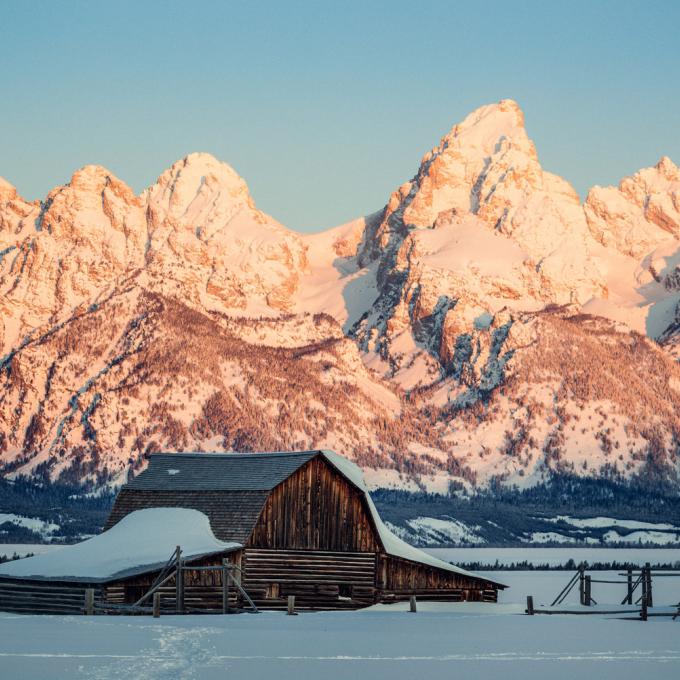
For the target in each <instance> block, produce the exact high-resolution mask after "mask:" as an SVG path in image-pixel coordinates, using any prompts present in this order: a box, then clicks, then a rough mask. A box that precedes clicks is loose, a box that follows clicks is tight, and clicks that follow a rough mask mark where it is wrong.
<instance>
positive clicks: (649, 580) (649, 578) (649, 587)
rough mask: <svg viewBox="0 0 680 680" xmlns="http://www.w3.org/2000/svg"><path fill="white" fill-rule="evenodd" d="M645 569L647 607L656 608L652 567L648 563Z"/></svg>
mask: <svg viewBox="0 0 680 680" xmlns="http://www.w3.org/2000/svg"><path fill="white" fill-rule="evenodd" d="M645 569H646V571H647V606H648V607H653V606H654V597H653V596H652V565H651V564H650V563H649V562H647V563H646V564H645Z"/></svg>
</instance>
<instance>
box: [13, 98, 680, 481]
mask: <svg viewBox="0 0 680 680" xmlns="http://www.w3.org/2000/svg"><path fill="white" fill-rule="evenodd" d="M679 239H680V171H679V170H678V168H677V166H675V165H674V164H673V162H672V161H671V160H670V159H668V158H667V157H663V158H662V159H661V160H660V161H659V162H658V163H657V165H656V166H653V167H651V168H646V169H643V170H641V171H639V172H638V173H636V174H635V175H634V176H632V177H630V178H624V179H623V180H622V181H621V183H620V184H619V186H618V187H608V188H600V187H593V189H591V191H590V192H589V193H588V196H587V197H586V199H585V200H584V201H583V202H581V201H580V199H579V197H578V195H577V194H576V192H575V191H574V190H573V188H572V187H571V185H570V184H569V183H568V182H566V181H565V180H563V179H561V178H560V177H558V176H556V175H553V174H552V173H548V172H547V171H545V170H543V168H542V167H541V166H540V163H539V161H538V154H537V152H536V148H535V146H534V144H533V142H532V141H531V140H530V138H529V137H528V135H527V133H526V130H525V128H524V116H523V113H522V111H521V109H520V108H519V106H518V105H517V104H516V103H515V102H513V101H512V100H502V101H501V102H499V103H497V104H492V105H487V106H484V107H481V108H480V109H478V110H476V111H475V112H473V113H471V114H470V115H469V116H468V117H467V118H466V119H465V120H464V121H462V122H461V123H459V124H458V125H455V126H454V127H453V128H452V129H451V130H450V131H449V132H448V133H447V134H446V135H444V136H443V137H442V140H441V141H440V143H439V144H438V145H437V146H435V147H434V148H433V149H432V150H431V151H430V152H428V153H426V154H425V156H424V157H423V159H422V161H421V163H420V166H419V169H418V171H417V173H416V175H415V176H414V177H413V178H412V179H411V180H409V181H407V182H405V183H404V184H403V185H402V186H401V187H399V188H397V189H396V190H395V191H394V192H393V193H392V195H391V196H390V197H389V198H388V200H387V202H386V205H385V207H384V208H382V209H381V210H378V211H377V212H375V213H373V214H371V215H368V216H366V217H362V218H358V219H356V220H353V221H351V222H348V223H346V224H345V225H341V226H339V227H336V228H334V229H331V230H327V231H325V232H320V233H317V234H300V233H298V232H295V231H293V230H291V229H288V228H287V227H285V226H284V225H281V224H280V223H279V222H277V221H276V220H275V219H274V218H272V217H270V216H269V215H266V214H265V213H263V212H261V211H260V210H259V209H257V207H256V206H255V203H254V201H253V200H252V197H251V196H250V193H249V191H248V187H247V184H246V183H245V181H244V180H243V179H242V178H241V177H239V176H238V174H237V173H236V172H235V171H234V170H233V168H231V167H230V166H228V165H227V164H225V163H222V162H220V161H218V160H217V159H215V158H214V157H213V156H211V155H210V154H207V153H196V154H189V155H188V156H186V157H185V158H184V159H181V160H180V161H177V162H176V163H174V164H173V165H172V166H171V167H170V168H168V169H167V170H166V171H164V172H163V173H162V174H161V175H160V176H159V178H158V179H157V181H156V182H155V183H154V184H152V185H151V186H150V187H148V188H147V189H145V190H144V191H143V192H141V193H140V194H138V195H137V194H135V193H134V192H133V191H132V189H130V187H129V186H128V185H127V184H125V183H124V182H123V181H122V180H119V179H118V178H116V177H115V176H114V175H113V174H112V173H110V172H109V171H107V170H106V169H105V168H102V167H101V166H85V167H84V168H82V169H80V170H78V171H76V172H75V173H74V174H73V177H72V179H71V182H70V183H69V184H66V185H63V186H61V187H57V188H55V189H54V190H52V191H51V192H49V194H48V196H47V197H46V199H45V200H44V201H42V202H38V201H34V202H28V201H24V200H23V199H22V198H21V197H20V196H19V195H18V194H17V192H16V190H15V189H14V187H12V185H11V184H9V183H8V182H7V181H6V180H3V179H1V178H0V292H1V293H2V295H1V297H0V344H2V355H0V356H2V357H3V358H2V359H0V376H2V378H1V379H2V380H3V383H4V384H3V387H4V394H3V396H2V397H0V426H1V431H2V441H0V465H2V470H3V474H5V475H9V476H14V475H21V474H28V475H34V476H38V477H40V476H44V477H45V478H48V479H52V480H54V479H63V480H67V481H69V482H84V483H87V484H90V485H94V486H101V485H107V484H113V485H116V484H119V483H120V481H121V480H122V479H124V477H125V474H126V473H127V471H128V470H129V469H133V470H134V469H139V467H140V466H143V465H144V457H145V455H146V454H148V453H149V452H150V451H153V450H158V449H159V448H164V449H169V450H183V449H184V448H186V447H189V448H199V449H204V450H220V449H227V450H229V449H243V450H253V449H258V448H259V449H269V448H279V449H281V448H316V447H326V448H336V449H338V450H339V451H340V452H341V453H345V454H346V455H349V456H350V457H352V458H354V459H355V460H357V461H358V462H360V463H361V464H362V465H363V466H364V467H365V469H366V472H367V475H368V478H369V480H370V482H371V484H372V485H373V486H388V487H399V488H406V489H408V488H421V489H429V490H436V491H440V492H446V491H447V490H448V489H449V487H450V485H451V484H452V483H453V484H454V485H455V484H462V485H463V486H464V487H465V488H474V487H477V486H482V487H484V486H486V485H488V484H490V483H491V482H492V481H493V480H494V479H500V480H502V481H503V482H504V483H506V484H516V485H519V486H520V487H524V486H527V485H531V484H536V483H539V482H540V481H541V480H542V479H544V478H545V477H546V475H548V474H550V473H552V472H555V471H560V470H563V471H565V472H569V473H578V474H583V475H587V476H592V475H595V476H597V475H605V476H612V475H613V476H614V477H617V476H618V477H620V478H626V479H627V478H631V477H633V476H635V475H640V474H648V473H650V471H651V472H653V474H657V475H658V476H659V478H661V477H663V478H669V477H670V478H677V466H678V460H677V452H678V441H679V436H678V432H680V423H679V421H678V418H677V417H676V416H675V413H674V407H673V404H674V402H675V400H677V398H678V397H679V396H680V372H679V369H678V363H677V356H678V355H677V351H678V350H677V347H678V345H680V340H679V338H680V332H679V331H678V329H679V328H680V283H678V281H680V242H679ZM645 336H648V337H645ZM178 339H179V340H178ZM572 347H573V351H572V349H571V348H572ZM584 347H586V348H587V350H588V351H587V352H586V353H585V354H584V353H583V351H582V350H583V348H584ZM579 350H581V351H579ZM595 358H596V359H597V360H595ZM206 367H210V370H207V369H206ZM574 374H575V375H576V377H574ZM622 376H623V378H622ZM607 385H609V391H607V388H606V386H607ZM629 385H635V387H636V398H637V399H638V400H639V405H637V408H636V404H635V402H634V401H633V400H632V399H631V398H629V397H628V396H626V393H627V390H628V386H629ZM577 422H578V428H577V425H576V423H577ZM581 431H582V432H581Z"/></svg>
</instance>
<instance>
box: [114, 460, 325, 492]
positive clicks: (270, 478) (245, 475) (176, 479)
mask: <svg viewBox="0 0 680 680" xmlns="http://www.w3.org/2000/svg"><path fill="white" fill-rule="evenodd" d="M319 453H321V451H295V452H293V453H283V452H282V453H155V454H152V455H151V456H150V457H149V466H148V467H147V469H146V470H145V471H144V472H142V473H141V474H139V475H138V476H137V477H134V478H133V479H131V480H130V481H128V483H127V484H126V485H125V487H124V488H127V489H136V490H140V491H141V490H146V491H270V490H271V489H273V488H274V487H275V486H278V485H279V484H280V483H281V482H283V481H284V480H285V479H287V478H288V477H290V476H291V475H292V474H293V473H294V472H295V471H296V470H297V469H299V468H300V467H302V466H303V465H304V464H305V463H306V462H307V461H308V460H311V459H312V458H314V456H316V455H318V454H319Z"/></svg>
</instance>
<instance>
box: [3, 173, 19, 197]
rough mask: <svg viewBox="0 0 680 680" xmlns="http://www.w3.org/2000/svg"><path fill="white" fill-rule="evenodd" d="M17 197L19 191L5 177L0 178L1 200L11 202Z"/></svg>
mask: <svg viewBox="0 0 680 680" xmlns="http://www.w3.org/2000/svg"><path fill="white" fill-rule="evenodd" d="M16 197H17V190H16V187H15V186H14V185H13V184H10V183H9V182H8V181H7V180H6V179H5V178H4V177H0V200H3V201H11V200H12V199H14V198H16Z"/></svg>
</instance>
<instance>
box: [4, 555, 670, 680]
mask: <svg viewBox="0 0 680 680" xmlns="http://www.w3.org/2000/svg"><path fill="white" fill-rule="evenodd" d="M8 547H11V548H13V549H14V548H19V547H21V546H8ZM28 547H30V548H31V549H32V550H33V551H35V549H36V548H39V547H40V546H28ZM48 547H49V546H48ZM57 549H58V548H57ZM430 552H432V553H433V554H435V555H436V556H437V557H439V558H440V559H447V560H448V559H455V560H457V561H482V562H484V561H486V562H491V563H493V562H494V561H495V559H499V560H500V561H501V562H505V563H511V562H517V561H521V560H524V559H526V560H529V561H532V562H534V563H536V564H541V563H551V564H561V563H563V562H565V561H566V560H568V559H569V558H573V559H574V560H577V561H579V560H580V559H586V560H588V561H591V562H595V561H603V562H604V561H611V560H617V561H626V560H628V561H634V562H637V563H638V564H644V563H645V562H652V563H655V562H664V563H666V562H674V561H676V560H680V549H676V550H669V549H652V550H639V549H625V550H623V549H619V550H617V549H611V548H610V549H606V548H533V549H527V548H459V549H440V550H432V551H430ZM487 575H488V576H489V577H490V578H492V579H494V580H497V581H499V582H501V583H504V584H506V585H508V586H509V588H508V589H507V590H505V591H503V592H502V593H501V594H500V600H499V603H498V604H495V605H494V604H482V603H463V604H455V603H426V602H419V603H418V613H417V614H415V615H414V614H410V613H408V612H407V611H406V609H407V605H406V604H398V605H389V606H387V605H378V606H375V607H371V608H369V609H366V610H362V611H357V612H325V613H316V614H309V613H302V614H301V615H299V616H297V617H289V616H286V615H285V614H281V613H269V612H268V613H261V614H258V615H250V614H242V615H239V616H202V617H199V616H185V617H177V616H163V617H161V618H160V619H158V620H154V619H152V618H150V617H125V616H115V617H114V616H97V617H75V616H20V615H15V614H5V613H1V612H0V677H1V678H3V680H4V678H20V677H21V678H24V679H25V680H37V679H40V680H43V679H50V680H53V679H54V680H61V679H62V678H63V679H68V680H72V679H74V678H88V679H93V680H108V679H109V678H111V679H115V678H125V679H127V678H139V679H140V680H191V679H193V678H196V679H201V680H211V679H213V678H220V680H222V679H223V678H224V677H226V676H228V675H233V676H235V677H243V678H247V679H248V680H258V679H259V678H267V679H269V678H271V677H272V676H273V675H275V676H276V677H277V678H278V679H279V680H287V679H288V678H291V679H292V678H295V680H306V679H307V678H320V677H324V678H326V680H335V679H336V678H346V677H349V676H353V677H354V678H355V679H357V680H358V679H360V678H371V680H380V679H382V678H385V679H387V678H389V680H399V679H400V678H409V679H410V678H413V677H435V676H436V677H442V678H446V677H453V676H455V675H461V676H463V677H466V678H470V679H475V680H476V679H480V680H484V679H486V678H489V679H492V678H493V679H495V678H498V677H500V676H501V675H505V676H507V677H509V678H514V677H523V678H529V679H532V678H536V679H538V678H540V679H541V680H544V679H545V678H550V679H551V680H553V679H557V680H560V679H565V680H566V679H567V678H569V679H571V678H575V677H583V678H598V679H604V680H607V679H609V678H611V679H612V680H625V679H626V678H637V677H639V676H640V675H643V676H647V677H653V678H655V680H665V679H666V678H668V679H670V678H676V677H678V673H680V645H678V634H679V633H680V621H677V622H673V621H672V619H671V618H670V617H659V618H650V620H649V621H648V622H647V623H642V622H640V621H637V620H620V619H614V618H612V617H611V616H606V615H594V616H586V617H581V616H578V617H575V616H559V615H557V616H550V617H546V616H534V617H529V616H523V615H522V614H523V612H524V607H525V603H526V596H527V595H533V596H534V602H535V604H536V606H537V607H540V606H542V605H546V604H550V602H551V601H552V600H553V599H554V597H555V595H556V594H557V593H558V592H559V591H560V590H561V589H562V587H563V586H564V585H565V584H566V583H567V581H568V580H569V577H570V576H571V573H570V572H566V571H489V572H487ZM593 577H594V578H595V579H602V580H620V579H621V577H620V576H618V575H617V572H615V571H612V572H597V573H593ZM624 592H625V586H624V585H623V584H601V583H593V597H594V598H595V599H596V601H597V602H598V604H599V605H618V604H619V603H620V601H621V600H622V599H623V594H624ZM576 599H577V594H576V592H574V593H572V595H571V596H570V597H569V598H568V599H567V601H566V604H567V605H568V606H569V607H570V608H573V607H574V606H576V605H577V603H576ZM654 600H655V605H657V606H659V607H660V606H663V605H671V604H673V603H677V602H678V601H680V579H674V578H659V579H656V580H655V582H654ZM632 618H634V617H632Z"/></svg>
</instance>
